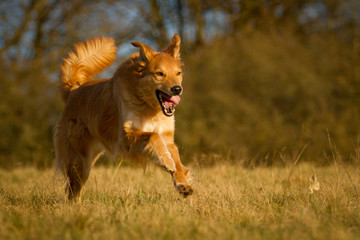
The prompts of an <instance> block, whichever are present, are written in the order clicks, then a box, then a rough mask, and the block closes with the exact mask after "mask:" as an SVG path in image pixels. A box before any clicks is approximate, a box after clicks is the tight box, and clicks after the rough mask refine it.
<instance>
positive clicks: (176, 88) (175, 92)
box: [171, 85, 182, 95]
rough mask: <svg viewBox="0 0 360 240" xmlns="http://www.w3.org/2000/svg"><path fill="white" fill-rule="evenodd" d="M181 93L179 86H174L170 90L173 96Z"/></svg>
mask: <svg viewBox="0 0 360 240" xmlns="http://www.w3.org/2000/svg"><path fill="white" fill-rule="evenodd" d="M181 91H182V88H181V87H180V86H179V85H176V86H174V87H172V88H171V92H172V93H173V94H174V95H179V94H180V93H181Z"/></svg>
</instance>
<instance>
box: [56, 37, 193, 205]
mask: <svg viewBox="0 0 360 240" xmlns="http://www.w3.org/2000/svg"><path fill="white" fill-rule="evenodd" d="M131 44H132V45H133V46H135V47H137V48H139V52H137V53H134V54H132V55H131V56H130V57H129V58H128V59H127V60H126V61H125V62H123V63H122V64H121V65H120V66H119V67H118V69H117V70H116V72H115V74H114V75H113V77H112V78H110V79H97V80H94V79H93V77H94V76H96V75H97V74H99V73H100V72H102V71H103V70H105V69H106V68H107V67H109V66H110V65H111V64H112V63H113V62H114V60H115V57H116V47H115V43H114V40H113V39H112V38H108V37H96V38H93V39H89V40H86V41H85V42H84V43H79V44H77V45H76V46H75V49H74V51H72V52H70V53H68V56H67V57H66V58H65V59H64V62H63V64H62V66H61V75H60V78H61V83H62V84H61V94H62V98H63V100H64V102H65V108H64V112H63V114H62V116H61V119H60V121H59V122H58V124H57V126H56V128H55V133H54V147H55V154H56V158H55V162H56V166H57V168H58V169H61V171H62V172H63V173H64V175H65V176H66V178H67V186H66V193H67V196H68V199H69V200H74V201H79V200H80V199H81V190H82V187H83V186H84V184H85V182H86V180H87V179H88V177H89V174H90V170H91V167H92V166H93V165H94V164H95V162H96V160H97V159H98V158H99V156H100V155H101V154H103V152H104V151H107V152H109V153H110V154H112V155H113V156H119V155H121V156H126V157H127V158H130V159H137V160H139V159H140V160H142V161H144V160H145V161H146V160H147V159H150V160H152V161H153V162H155V163H156V164H157V165H158V166H160V167H161V168H163V169H164V170H165V171H167V172H168V173H170V174H171V176H172V179H173V182H174V185H175V188H176V189H177V191H178V192H179V193H180V194H181V195H182V196H184V197H187V196H189V195H191V194H192V193H193V188H192V186H191V185H190V182H191V174H190V171H189V169H187V168H186V167H184V166H183V165H182V163H181V161H180V157H179V152H178V148H177V147H176V145H175V143H174V128H175V123H174V112H175V107H176V106H177V105H178V104H179V102H180V95H181V93H182V91H183V88H182V85H181V84H182V78H183V72H182V65H183V64H182V63H181V61H180V55H179V51H180V37H179V36H178V35H177V34H175V35H174V37H173V38H172V40H171V43H170V45H169V46H168V47H167V48H166V49H165V50H164V51H161V52H156V51H154V50H153V49H151V48H150V47H149V46H147V45H145V44H143V43H140V42H133V43H131Z"/></svg>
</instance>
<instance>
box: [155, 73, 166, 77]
mask: <svg viewBox="0 0 360 240" xmlns="http://www.w3.org/2000/svg"><path fill="white" fill-rule="evenodd" d="M155 74H156V75H158V76H160V77H163V76H164V73H163V72H156V73H155Z"/></svg>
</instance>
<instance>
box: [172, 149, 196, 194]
mask: <svg viewBox="0 0 360 240" xmlns="http://www.w3.org/2000/svg"><path fill="white" fill-rule="evenodd" d="M167 147H168V149H169V151H170V153H171V156H172V157H173V159H174V162H175V165H176V171H175V172H174V173H173V174H172V178H173V181H174V185H175V188H176V189H177V190H178V191H179V193H180V194H182V195H183V196H184V197H187V196H189V195H191V194H192V193H193V188H192V186H191V185H190V183H191V172H190V170H189V169H187V168H186V167H184V165H182V163H181V161H180V155H179V150H178V148H177V147H176V146H175V144H174V143H169V144H168V145H167Z"/></svg>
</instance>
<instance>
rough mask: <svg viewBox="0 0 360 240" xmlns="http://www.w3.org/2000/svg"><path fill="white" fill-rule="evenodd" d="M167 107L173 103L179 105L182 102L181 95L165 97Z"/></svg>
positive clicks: (174, 105)
mask: <svg viewBox="0 0 360 240" xmlns="http://www.w3.org/2000/svg"><path fill="white" fill-rule="evenodd" d="M163 101H164V104H165V107H166V108H167V109H169V108H170V106H171V105H173V107H176V105H178V104H179V103H180V97H179V96H172V97H170V98H163Z"/></svg>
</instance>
